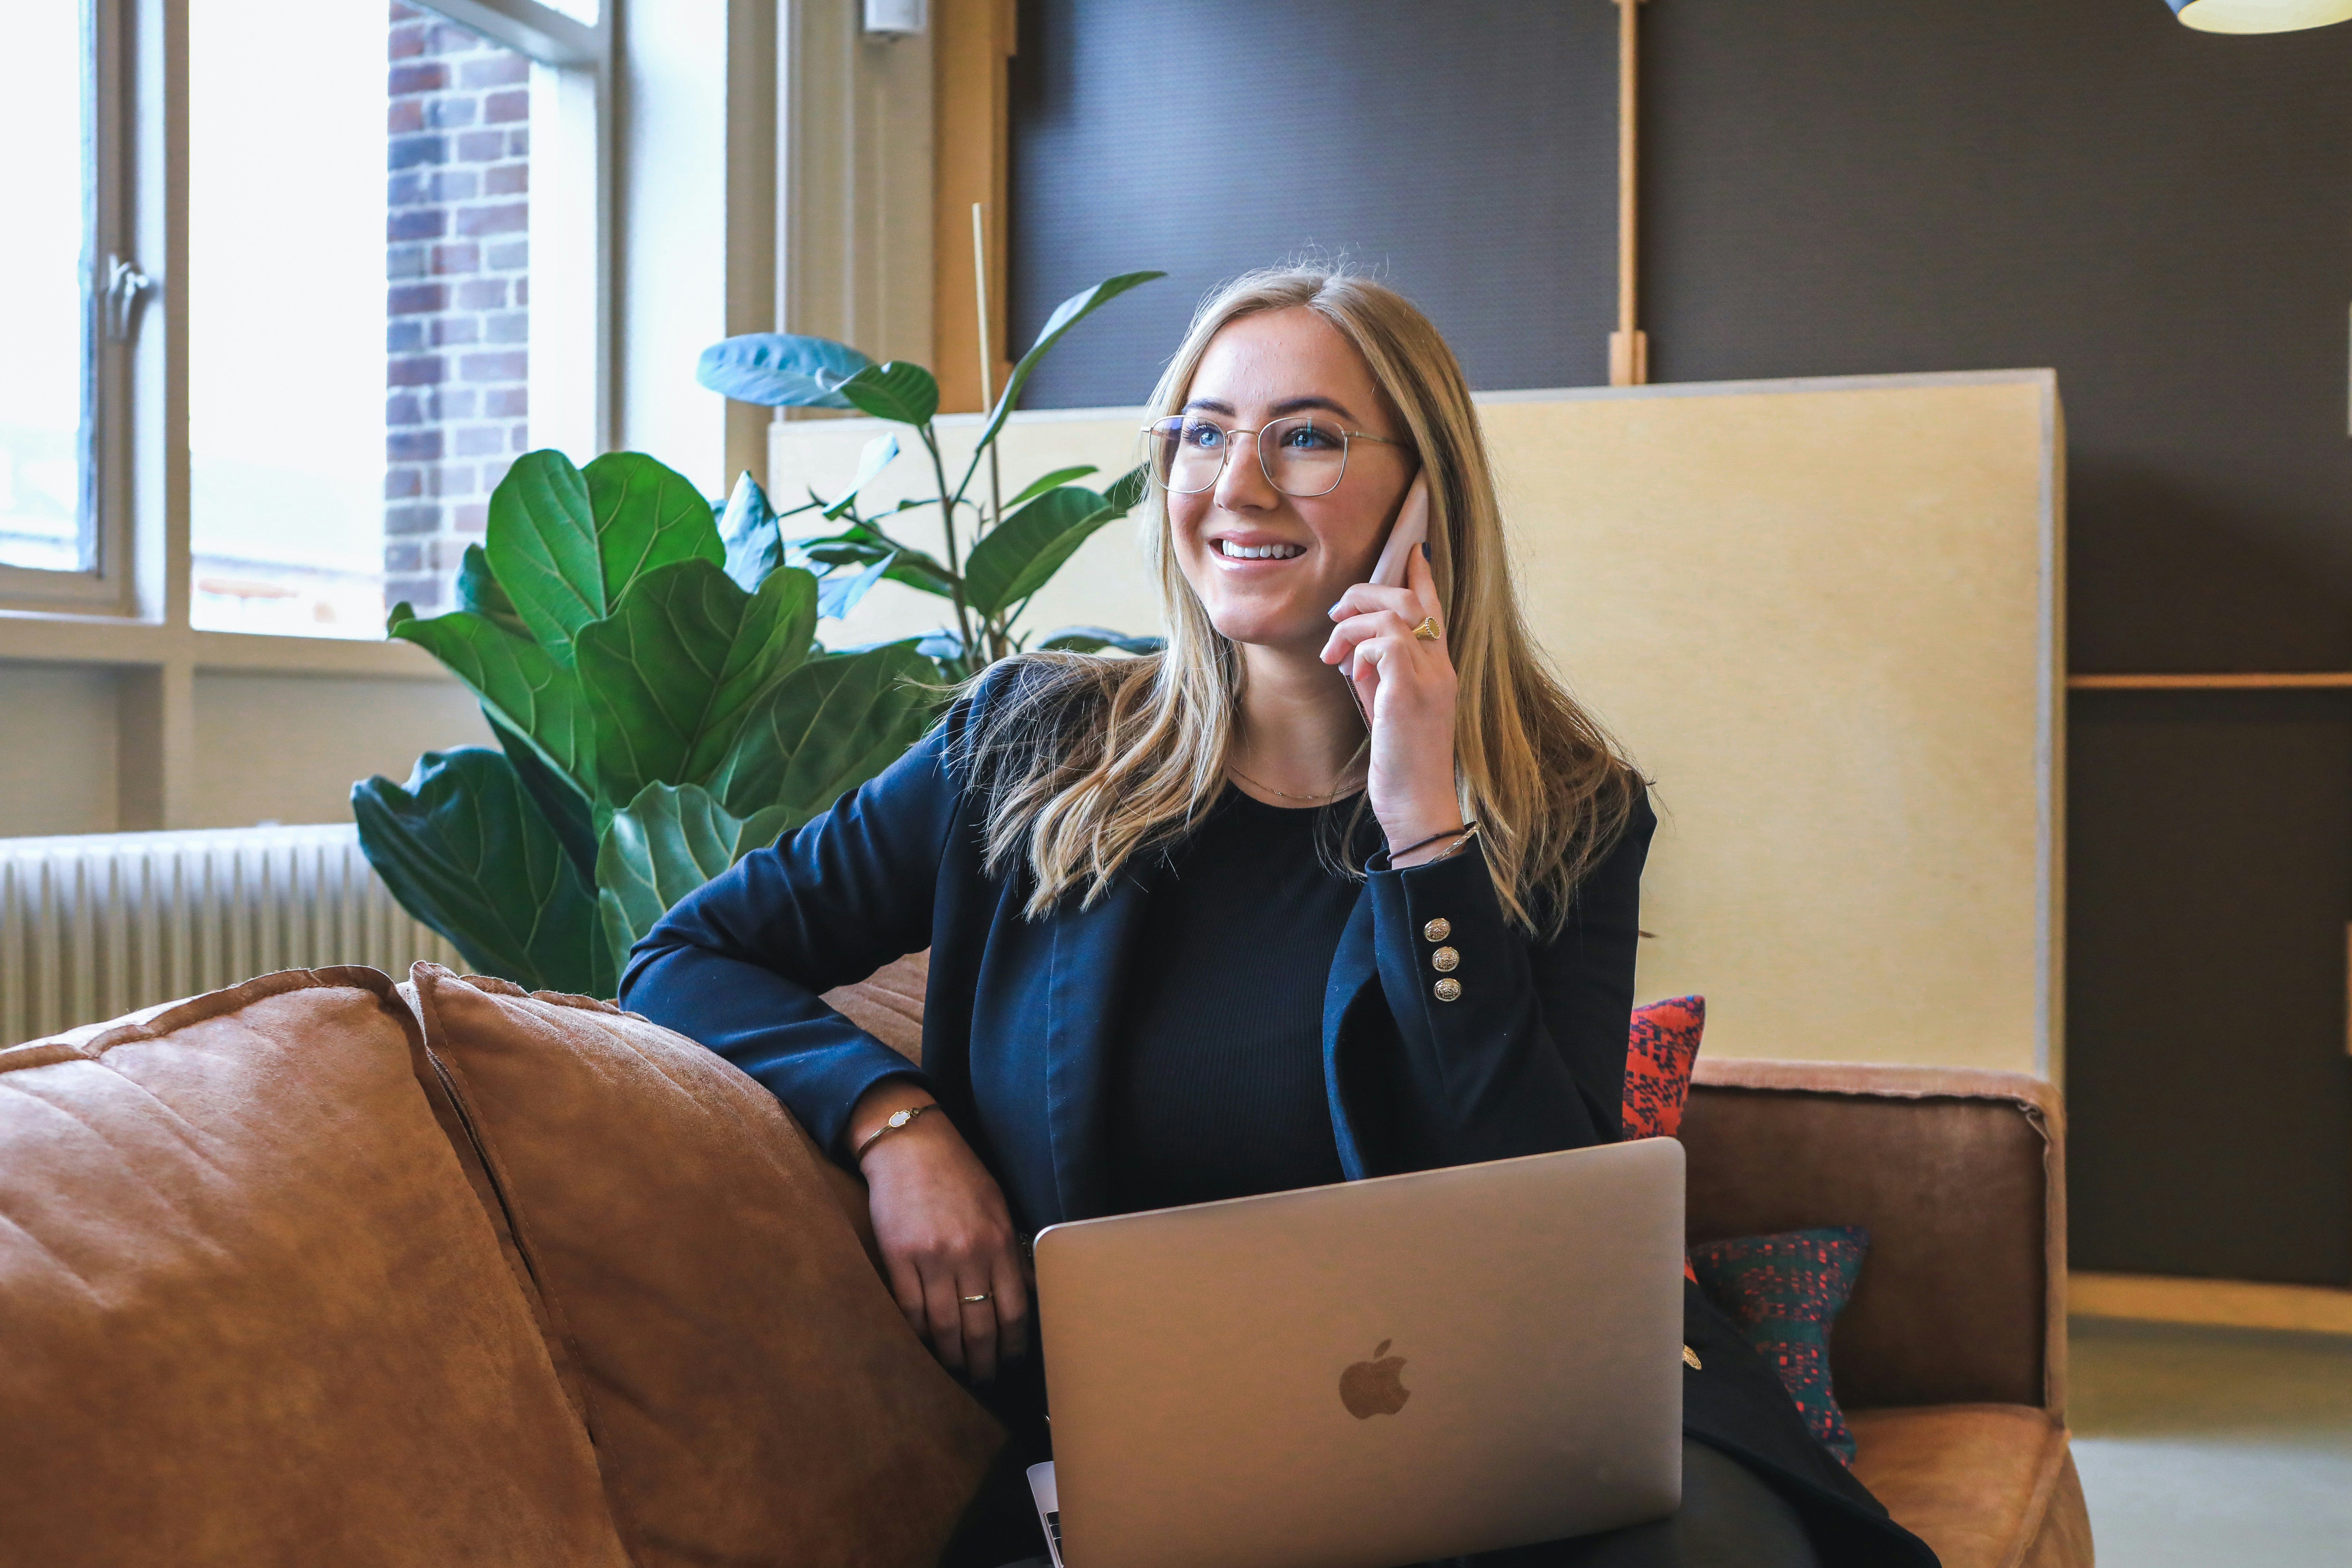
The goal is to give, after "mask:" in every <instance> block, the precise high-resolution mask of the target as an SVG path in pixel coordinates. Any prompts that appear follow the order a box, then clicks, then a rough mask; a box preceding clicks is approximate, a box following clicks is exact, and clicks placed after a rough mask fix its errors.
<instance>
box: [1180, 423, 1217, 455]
mask: <svg viewBox="0 0 2352 1568" xmlns="http://www.w3.org/2000/svg"><path fill="white" fill-rule="evenodd" d="M1224 439H1225V432H1224V428H1223V426H1217V425H1212V424H1210V423H1209V422H1208V421H1207V420H1205V419H1200V420H1194V421H1192V422H1191V423H1189V424H1187V425H1186V426H1184V435H1183V441H1184V445H1186V446H1187V447H1201V448H1202V449H1203V450H1206V451H1212V452H1213V451H1215V450H1216V449H1217V448H1218V447H1221V446H1223V444H1224Z"/></svg>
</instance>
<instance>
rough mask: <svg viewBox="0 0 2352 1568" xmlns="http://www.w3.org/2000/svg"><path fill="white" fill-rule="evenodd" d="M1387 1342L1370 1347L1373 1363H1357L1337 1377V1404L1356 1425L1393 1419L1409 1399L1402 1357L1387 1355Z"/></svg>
mask: <svg viewBox="0 0 2352 1568" xmlns="http://www.w3.org/2000/svg"><path fill="white" fill-rule="evenodd" d="M1390 1344H1391V1341H1388V1340H1382V1341H1381V1342H1380V1343H1379V1344H1377V1345H1374V1346H1373V1347H1372V1355H1373V1358H1374V1359H1372V1360H1370V1361H1360V1362H1358V1363H1356V1364H1355V1365H1353V1366H1351V1367H1349V1369H1348V1370H1347V1371H1345V1372H1343V1373H1340V1374H1339V1403H1340V1404H1342V1405H1346V1406H1347V1407H1348V1414H1349V1415H1352V1416H1354V1417H1355V1418H1356V1419H1357V1420H1359V1421H1369V1420H1370V1419H1371V1418H1372V1417H1373V1416H1375V1415H1395V1414H1396V1413H1397V1412H1398V1411H1400V1410H1402V1409H1403V1408H1404V1402H1405V1401H1406V1400H1408V1399H1411V1398H1412V1389H1410V1388H1407V1387H1406V1386H1405V1385H1404V1381H1403V1376H1402V1373H1403V1369H1404V1357H1402V1356H1401V1355H1390V1354H1389V1353H1388V1350H1389V1345H1390Z"/></svg>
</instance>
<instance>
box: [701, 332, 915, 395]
mask: <svg viewBox="0 0 2352 1568" xmlns="http://www.w3.org/2000/svg"><path fill="white" fill-rule="evenodd" d="M872 363H874V362H873V361H872V360H869V359H867V358H866V356H865V355H864V354H862V353H858V352H857V351H856V349H854V348H851V347H850V346H849V345H848V344H847V343H837V342H834V341H833V340H832V339H831V338H811V337H803V336H801V335H799V334H797V333H793V332H746V333H744V334H742V335H741V336H740V337H733V338H729V339H727V340H725V341H724V342H716V343H713V344H711V345H710V346H709V348H707V349H705V350H703V351H702V357H701V358H700V359H699V360H698V361H696V362H695V366H694V379H695V380H697V381H698V382H700V383H701V384H703V385H705V386H707V387H709V389H710V390H711V391H713V392H715V393H718V394H719V395H720V396H722V397H731V398H734V399H735V400H736V401H737V402H739V403H760V404H765V405H767V406H769V407H771V408H847V407H849V406H850V403H849V399H847V398H845V397H844V396H842V395H841V384H842V383H843V382H845V381H847V380H848V379H849V378H850V377H851V376H853V375H856V374H857V373H858V372H859V371H861V370H864V369H865V368H866V366H867V365H869V364H872Z"/></svg>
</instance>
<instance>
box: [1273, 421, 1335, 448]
mask: <svg viewBox="0 0 2352 1568" xmlns="http://www.w3.org/2000/svg"><path fill="white" fill-rule="evenodd" d="M1282 444H1283V445H1284V446H1285V447H1288V448H1289V449H1290V450H1292V451H1294V452H1336V451H1338V450H1339V444H1340V443H1339V434H1338V432H1336V431H1330V430H1318V429H1317V428H1316V427H1315V426H1313V425H1312V424H1307V425H1294V426H1291V427H1290V428H1289V429H1287V430H1285V431H1284V432H1283V433H1282Z"/></svg>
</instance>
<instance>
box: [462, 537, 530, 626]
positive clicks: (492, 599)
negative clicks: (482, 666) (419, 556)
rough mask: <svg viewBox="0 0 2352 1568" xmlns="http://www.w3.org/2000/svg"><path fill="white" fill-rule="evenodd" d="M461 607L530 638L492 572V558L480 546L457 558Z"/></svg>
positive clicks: (471, 546)
mask: <svg viewBox="0 0 2352 1568" xmlns="http://www.w3.org/2000/svg"><path fill="white" fill-rule="evenodd" d="M457 607H458V608H459V609H461V610H471V611H473V612H474V613H475V614H476V615H478V616H482V617H483V618H485V619H486V620H489V621H492V622H494V623H496V624H497V625H498V626H499V628H500V629H501V630H503V631H509V632H512V633H513V634H514V635H515V636H517V637H529V636H530V627H529V626H525V625H524V624H523V619H522V617H521V616H519V615H517V614H515V607H514V601H513V600H512V599H509V598H508V597H507V591H506V590H505V589H504V588H501V587H499V580H498V578H497V577H496V576H495V575H493V574H492V573H491V571H490V558H489V557H488V556H487V555H485V554H483V553H482V547H481V546H480V545H478V544H468V545H467V546H466V553H465V554H463V555H461V556H459V557H458V558H457Z"/></svg>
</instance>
